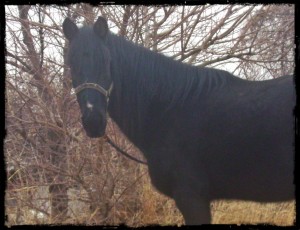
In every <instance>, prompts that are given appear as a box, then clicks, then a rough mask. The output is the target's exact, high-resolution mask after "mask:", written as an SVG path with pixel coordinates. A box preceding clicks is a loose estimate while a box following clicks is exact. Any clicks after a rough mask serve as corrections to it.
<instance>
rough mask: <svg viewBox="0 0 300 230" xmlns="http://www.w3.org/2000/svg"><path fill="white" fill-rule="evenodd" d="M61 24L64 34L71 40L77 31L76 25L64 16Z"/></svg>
mask: <svg viewBox="0 0 300 230" xmlns="http://www.w3.org/2000/svg"><path fill="white" fill-rule="evenodd" d="M62 26H63V32H64V35H65V36H66V38H67V39H68V40H69V41H71V40H72V39H73V38H74V37H75V35H76V34H77V33H78V27H77V26H76V24H75V23H74V22H73V21H72V20H71V19H70V18H66V19H65V20H64V22H63V25H62Z"/></svg>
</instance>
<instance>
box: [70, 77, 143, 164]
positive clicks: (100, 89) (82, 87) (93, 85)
mask: <svg viewBox="0 0 300 230" xmlns="http://www.w3.org/2000/svg"><path fill="white" fill-rule="evenodd" d="M113 86H114V84H113V82H112V83H111V84H110V86H109V88H108V90H106V89H104V88H103V87H102V86H101V85H98V84H96V83H83V84H81V85H79V86H77V87H76V88H75V89H74V90H75V93H76V94H78V93H80V92H81V91H82V90H85V89H94V90H97V91H98V92H99V93H101V94H103V95H104V96H105V97H106V100H107V103H108V101H109V95H110V93H111V91H112V89H113ZM106 139H107V142H108V143H109V144H110V145H111V146H112V147H114V148H115V149H116V150H117V151H118V152H120V153H121V154H123V155H124V156H126V157H127V158H129V159H131V160H133V161H136V162H138V163H141V164H145V165H147V163H146V162H144V161H141V160H139V159H136V158H135V157H133V156H131V155H129V154H128V153H126V152H125V151H123V150H122V149H121V148H120V147H118V146H117V145H116V144H115V143H114V142H113V141H112V140H111V139H110V138H109V137H108V136H106Z"/></svg>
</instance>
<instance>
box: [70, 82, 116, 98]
mask: <svg viewBox="0 0 300 230" xmlns="http://www.w3.org/2000/svg"><path fill="white" fill-rule="evenodd" d="M113 86H114V84H113V83H111V84H110V86H109V88H108V90H106V89H104V88H103V87H102V86H100V85H98V84H96V83H83V84H81V85H79V86H77V87H76V88H75V89H74V90H75V93H76V94H78V93H79V92H81V91H82V90H84V89H95V90H97V91H98V92H99V93H101V94H103V95H104V96H105V97H106V99H107V100H108V99H109V95H110V93H111V91H112V89H113Z"/></svg>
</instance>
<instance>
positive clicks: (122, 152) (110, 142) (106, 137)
mask: <svg viewBox="0 0 300 230" xmlns="http://www.w3.org/2000/svg"><path fill="white" fill-rule="evenodd" d="M105 139H106V141H107V142H108V143H109V144H110V145H111V146H112V147H114V148H115V149H116V150H117V151H118V152H120V153H121V154H123V155H124V156H125V157H127V158H129V159H130V160H133V161H135V162H137V163H140V164H144V165H148V164H147V162H145V161H141V160H139V159H136V158H135V157H133V156H131V155H129V154H128V153H126V152H125V151H124V150H122V149H121V148H120V147H119V146H117V145H116V144H115V143H114V142H113V141H112V140H111V139H110V138H109V137H108V136H107V135H105Z"/></svg>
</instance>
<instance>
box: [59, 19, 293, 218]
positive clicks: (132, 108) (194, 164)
mask: <svg viewBox="0 0 300 230" xmlns="http://www.w3.org/2000/svg"><path fill="white" fill-rule="evenodd" d="M63 32H64V34H65V36H66V38H67V39H68V40H69V42H70V47H69V65H70V68H71V75H72V83H73V87H74V88H75V92H76V94H77V100H78V102H79V105H80V109H81V113H82V123H83V126H84V129H85V131H86V133H87V135H88V136H89V137H101V136H102V135H104V132H105V127H106V122H107V121H106V120H107V112H108V113H109V115H110V116H111V118H112V119H113V120H114V121H115V122H116V123H117V124H118V126H119V127H120V128H121V130H122V131H123V132H124V134H125V135H126V136H127V137H128V138H129V139H130V140H131V141H132V143H134V144H135V145H136V146H137V147H138V148H139V149H140V150H141V151H142V152H143V154H144V155H145V158H146V159H147V162H148V167H149V173H150V177H151V180H152V183H153V184H154V186H155V187H156V188H157V189H158V190H159V191H160V192H162V193H163V194H165V195H167V196H169V197H171V198H173V199H174V200H175V202H176V205H177V207H178V208H179V209H180V211H181V212H182V214H183V216H184V219H185V222H186V224H203V223H210V221H211V214H210V201H211V200H215V199H242V200H251V201H259V202H271V201H285V200H292V199H294V184H293V168H294V167H293V166H294V163H293V159H294V155H293V153H294V147H293V144H294V129H293V128H294V122H293V121H294V119H293V109H294V105H295V100H296V99H295V91H294V86H293V79H292V77H291V76H284V77H280V78H278V79H274V80H266V81H260V82H253V81H246V80H242V79H240V78H237V77H235V76H233V75H232V74H230V73H228V72H226V71H222V70H217V69H212V68H199V67H194V66H190V65H187V64H184V63H181V62H178V61H174V60H172V59H171V58H168V57H165V56H163V55H161V54H157V53H155V52H152V51H149V50H148V49H146V48H143V47H140V46H138V45H136V44H133V43H131V42H129V41H127V40H125V39H124V38H122V37H118V36H116V35H114V34H111V33H110V32H109V29H108V25H107V21H106V20H105V19H104V18H102V17H99V18H98V20H97V22H96V23H95V24H94V25H93V26H92V27H88V26H85V27H82V28H80V29H79V28H78V27H77V26H76V25H75V24H74V23H73V22H72V21H71V20H70V19H68V18H66V19H65V21H64V23H63Z"/></svg>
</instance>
